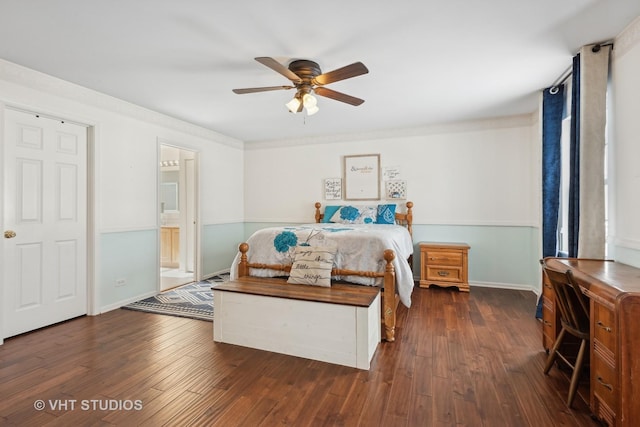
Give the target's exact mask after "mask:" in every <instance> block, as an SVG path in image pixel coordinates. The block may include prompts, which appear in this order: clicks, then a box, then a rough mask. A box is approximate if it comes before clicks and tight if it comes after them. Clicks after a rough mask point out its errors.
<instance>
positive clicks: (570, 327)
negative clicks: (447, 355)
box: [541, 260, 589, 407]
mask: <svg viewBox="0 0 640 427" xmlns="http://www.w3.org/2000/svg"><path fill="white" fill-rule="evenodd" d="M541 263H542V267H543V270H544V273H545V274H546V275H547V278H548V279H549V282H550V283H551V286H552V287H553V290H554V291H555V296H556V307H557V309H558V311H559V313H560V323H561V325H562V329H561V330H560V333H559V334H558V338H557V339H556V341H555V343H554V344H553V348H552V349H551V351H550V352H549V357H548V358H547V363H546V365H545V367H544V373H545V375H546V374H548V373H549V370H550V369H551V366H553V362H555V360H556V358H558V357H559V358H560V359H562V360H563V361H564V362H565V363H566V364H567V365H568V366H569V367H570V368H571V369H572V370H573V373H572V375H571V384H570V385H569V396H568V398H567V405H568V406H569V407H571V405H572V403H573V399H574V397H575V395H576V391H577V390H578V381H579V379H580V374H581V371H582V368H583V365H584V360H585V353H586V352H587V351H588V348H589V346H588V344H589V301H588V299H587V297H586V296H585V295H584V294H583V293H582V291H581V290H580V287H579V286H578V284H577V283H576V282H575V281H574V279H573V274H572V272H571V270H567V271H558V270H555V269H552V268H549V267H548V266H547V265H546V264H545V263H544V260H542V261H541ZM567 333H569V334H570V335H573V336H574V337H576V338H578V339H579V340H580V348H579V350H578V354H577V356H576V359H575V364H572V363H571V362H570V361H569V360H568V359H567V356H566V355H563V354H561V352H560V351H561V350H562V344H563V342H564V341H565V340H566V338H568V337H567V336H566V334H567Z"/></svg>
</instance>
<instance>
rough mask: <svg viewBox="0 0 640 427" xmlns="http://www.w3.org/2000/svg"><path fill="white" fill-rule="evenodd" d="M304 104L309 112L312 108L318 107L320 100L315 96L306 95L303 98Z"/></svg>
mask: <svg viewBox="0 0 640 427" xmlns="http://www.w3.org/2000/svg"><path fill="white" fill-rule="evenodd" d="M302 103H303V104H304V108H306V109H307V110H308V109H310V108H313V107H315V106H316V104H318V100H317V99H316V97H315V96H313V95H311V94H308V93H305V94H304V95H303V96H302Z"/></svg>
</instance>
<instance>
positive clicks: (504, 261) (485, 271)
mask: <svg viewBox="0 0 640 427" xmlns="http://www.w3.org/2000/svg"><path fill="white" fill-rule="evenodd" d="M282 225H290V223H289V224H279V223H245V237H244V238H245V240H246V239H247V238H249V236H251V234H253V233H254V232H255V231H257V230H259V229H262V228H266V227H276V226H282ZM539 234H540V230H539V229H538V228H537V227H526V226H522V227H514V226H468V225H425V224H414V225H413V243H414V253H413V272H414V276H415V279H416V280H418V279H419V277H420V246H419V243H420V242H422V241H425V242H427V241H430V242H464V243H467V244H468V245H469V246H471V249H470V250H469V283H470V285H471V286H472V287H473V286H474V285H475V286H486V287H496V288H506V289H522V290H527V291H532V292H535V293H537V294H539V293H540V289H541V288H540V286H541V282H540V280H541V279H540V266H539V258H540V248H539V243H538V242H539Z"/></svg>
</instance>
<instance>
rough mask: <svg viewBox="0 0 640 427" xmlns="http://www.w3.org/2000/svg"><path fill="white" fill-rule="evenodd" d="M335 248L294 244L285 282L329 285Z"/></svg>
mask: <svg viewBox="0 0 640 427" xmlns="http://www.w3.org/2000/svg"><path fill="white" fill-rule="evenodd" d="M335 255H336V249H335V248H334V247H330V246H296V252H295V257H294V260H293V265H291V273H290V274H289V279H288V280H287V283H293V284H298V285H311V286H324V287H327V288H328V287H329V286H331V269H332V268H333V258H334V257H335Z"/></svg>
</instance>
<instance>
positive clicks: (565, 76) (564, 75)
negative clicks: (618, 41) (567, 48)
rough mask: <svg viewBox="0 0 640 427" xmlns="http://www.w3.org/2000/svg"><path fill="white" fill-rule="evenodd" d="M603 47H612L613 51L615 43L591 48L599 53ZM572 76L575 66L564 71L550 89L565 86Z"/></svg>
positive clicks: (609, 42) (597, 44) (605, 43)
mask: <svg viewBox="0 0 640 427" xmlns="http://www.w3.org/2000/svg"><path fill="white" fill-rule="evenodd" d="M603 46H612V49H613V42H612V41H607V42H603V43H595V44H594V45H593V47H592V48H591V52H594V53H596V52H599V51H600V49H601V48H602V47H603ZM572 74H573V66H569V68H567V69H566V70H564V72H563V73H562V74H560V76H558V78H557V79H555V81H554V82H553V84H552V85H551V86H550V87H557V86H560V85H561V84H564V82H566V81H567V79H568V78H569V77H571V75H572Z"/></svg>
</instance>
